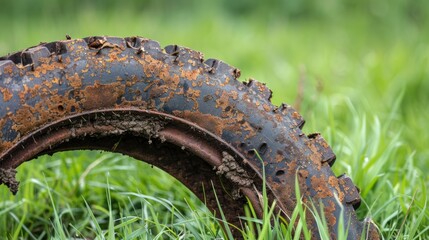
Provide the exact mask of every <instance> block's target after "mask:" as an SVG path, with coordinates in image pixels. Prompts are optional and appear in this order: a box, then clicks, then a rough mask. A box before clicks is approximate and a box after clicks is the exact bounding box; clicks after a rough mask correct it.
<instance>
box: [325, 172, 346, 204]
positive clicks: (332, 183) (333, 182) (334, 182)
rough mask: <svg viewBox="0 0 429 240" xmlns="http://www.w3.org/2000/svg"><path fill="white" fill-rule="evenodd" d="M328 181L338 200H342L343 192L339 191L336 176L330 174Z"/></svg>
mask: <svg viewBox="0 0 429 240" xmlns="http://www.w3.org/2000/svg"><path fill="white" fill-rule="evenodd" d="M328 183H329V185H330V186H331V187H333V188H335V190H336V192H337V194H338V199H339V200H340V202H343V200H344V192H343V191H341V189H340V185H339V181H338V178H336V177H334V176H330V177H329V178H328Z"/></svg>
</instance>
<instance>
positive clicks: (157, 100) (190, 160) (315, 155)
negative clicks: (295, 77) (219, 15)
mask: <svg viewBox="0 0 429 240" xmlns="http://www.w3.org/2000/svg"><path fill="white" fill-rule="evenodd" d="M239 77H240V70H239V69H237V68H234V67H232V66H230V65H228V64H226V63H224V62H222V61H219V60H215V59H209V60H206V61H204V59H203V56H202V54H201V53H200V52H197V51H194V50H191V49H188V48H185V47H181V46H177V45H170V46H167V47H165V48H161V47H160V45H159V44H158V43H157V42H156V41H153V40H149V39H146V38H142V37H130V38H118V37H102V36H100V37H88V38H84V39H67V40H63V41H56V42H51V43H42V44H40V45H38V46H35V47H31V48H28V49H26V50H24V51H20V52H17V53H13V54H9V55H7V56H4V57H1V58H0V106H1V108H0V183H3V184H5V185H7V186H8V187H9V188H10V189H11V191H12V192H14V193H15V192H16V191H17V190H18V182H17V181H16V180H15V177H14V175H15V173H16V171H15V168H17V167H18V166H19V165H20V164H21V163H23V162H25V161H28V160H31V159H33V158H35V157H37V156H40V155H43V154H50V153H54V152H57V151H63V150H71V149H101V150H106V151H113V152H120V153H123V154H127V155H130V156H132V157H134V158H136V159H139V160H142V161H145V162H148V163H150V164H153V165H156V166H158V167H160V168H161V169H163V170H165V171H166V172H168V173H169V174H171V175H172V176H174V177H176V178H177V179H178V180H180V181H181V182H182V183H184V184H185V185H186V186H187V187H188V188H189V189H190V190H192V191H193V192H194V193H195V194H196V195H197V196H198V197H200V198H201V199H202V198H203V197H204V198H205V201H206V203H207V206H208V207H209V208H210V209H212V210H218V209H217V208H218V205H217V203H216V198H215V194H216V195H217V196H218V198H219V201H220V203H221V207H222V209H223V211H224V212H225V213H226V217H227V219H228V221H230V222H231V223H234V224H237V225H238V226H239V224H240V222H239V219H238V216H240V215H243V207H242V206H243V204H245V202H246V198H245V197H247V198H248V199H249V200H250V201H251V202H252V204H253V205H254V207H255V208H256V211H257V212H258V214H261V211H262V210H261V207H260V206H261V203H260V202H259V201H260V195H261V191H262V164H263V165H264V168H265V171H266V186H267V189H268V197H269V199H270V201H273V200H276V202H277V208H278V211H281V212H282V214H283V215H284V216H285V217H286V219H287V217H288V216H290V214H291V212H292V211H293V209H294V207H295V205H296V201H297V200H296V197H295V190H294V189H295V179H297V180H298V185H299V188H300V191H301V195H302V196H303V201H304V202H305V203H307V204H310V203H314V204H316V205H317V206H320V204H322V205H323V207H324V216H325V217H326V220H327V224H328V227H329V232H330V234H331V238H333V239H335V238H336V237H337V232H338V224H339V222H340V220H341V221H343V222H345V223H346V224H345V225H346V227H348V233H349V239H359V238H360V236H361V235H362V234H363V232H365V235H366V236H367V238H368V239H378V238H379V235H378V232H377V230H376V227H375V225H374V224H373V223H372V222H371V221H370V220H366V221H363V222H361V221H358V219H357V217H356V213H355V208H357V207H358V206H359V204H360V196H359V191H358V189H357V188H356V187H355V186H354V184H353V183H352V181H351V179H350V178H349V177H347V176H346V175H341V176H339V177H336V176H335V175H334V174H333V172H332V170H331V168H330V167H331V165H332V164H333V163H334V161H335V155H334V153H333V152H332V150H331V148H330V147H329V146H328V144H327V143H326V141H325V140H324V139H323V138H322V137H321V136H320V134H310V135H308V136H307V135H305V134H304V133H303V132H302V131H301V128H302V127H303V125H304V120H303V119H302V117H301V115H300V114H299V113H297V112H296V111H295V110H294V109H293V108H292V107H291V106H289V105H287V104H282V105H281V106H274V105H273V104H272V103H271V102H270V98H271V93H272V92H271V90H269V89H268V88H267V87H266V86H265V85H264V84H262V83H260V82H258V81H255V80H250V81H248V82H244V83H243V82H241V81H238V80H237V78H239ZM258 155H260V157H261V158H262V159H263V162H261V161H260V159H259V158H258ZM212 184H213V185H214V186H215V188H214V189H213V188H212V187H211V186H212ZM203 187H204V189H205V192H204V193H203V192H202V189H203ZM341 210H343V214H341ZM216 212H218V211H216ZM309 212H310V211H308V213H309ZM341 217H342V218H343V219H340V218H341ZM307 223H308V226H309V228H310V229H311V232H312V237H313V238H314V239H318V238H320V236H319V233H318V229H317V224H316V222H315V220H314V218H313V217H312V215H311V214H310V213H309V214H308V217H307ZM234 234H235V236H236V237H237V238H239V237H240V235H239V232H235V233H234Z"/></svg>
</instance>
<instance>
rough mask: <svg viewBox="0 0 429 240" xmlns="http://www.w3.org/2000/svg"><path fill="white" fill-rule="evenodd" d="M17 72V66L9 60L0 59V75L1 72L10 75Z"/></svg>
mask: <svg viewBox="0 0 429 240" xmlns="http://www.w3.org/2000/svg"><path fill="white" fill-rule="evenodd" d="M14 73H18V68H17V67H16V65H15V63H14V62H12V61H11V60H3V61H0V76H1V75H3V74H7V75H12V74H14Z"/></svg>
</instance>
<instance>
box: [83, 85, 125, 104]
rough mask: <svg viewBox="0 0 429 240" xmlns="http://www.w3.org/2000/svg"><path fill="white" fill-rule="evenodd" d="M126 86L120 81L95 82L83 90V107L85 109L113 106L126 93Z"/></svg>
mask: <svg viewBox="0 0 429 240" xmlns="http://www.w3.org/2000/svg"><path fill="white" fill-rule="evenodd" d="M124 93H125V86H124V85H123V84H121V83H120V82H114V83H111V84H99V83H95V84H94V85H93V86H87V87H85V89H84V90H83V91H82V93H81V94H82V95H83V99H82V107H83V108H84V109H99V108H105V107H109V106H113V105H114V104H115V103H116V102H117V100H118V99H119V98H120V97H121V96H122V95H124Z"/></svg>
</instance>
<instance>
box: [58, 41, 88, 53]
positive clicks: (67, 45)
mask: <svg viewBox="0 0 429 240" xmlns="http://www.w3.org/2000/svg"><path fill="white" fill-rule="evenodd" d="M87 49H88V44H87V43H86V41H85V40H84V39H73V40H64V41H59V42H57V46H56V51H57V54H63V53H72V52H76V51H78V52H82V51H84V50H87Z"/></svg>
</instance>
